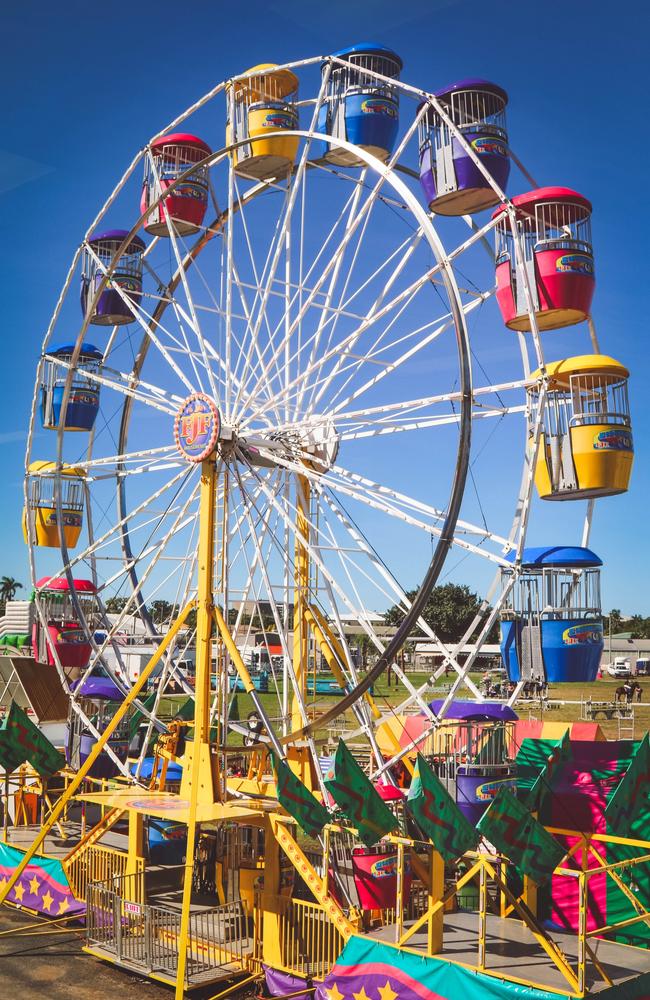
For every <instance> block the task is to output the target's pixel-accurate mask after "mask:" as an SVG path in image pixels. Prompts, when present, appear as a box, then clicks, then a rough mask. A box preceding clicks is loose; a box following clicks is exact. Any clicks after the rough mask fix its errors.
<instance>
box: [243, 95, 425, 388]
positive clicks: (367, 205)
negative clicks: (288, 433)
mask: <svg viewBox="0 0 650 1000" xmlns="http://www.w3.org/2000/svg"><path fill="white" fill-rule="evenodd" d="M424 110H425V109H424V108H423V109H422V110H421V111H420V112H418V114H417V115H416V117H415V119H414V122H413V123H411V125H410V126H409V128H408V129H407V131H406V133H405V135H404V136H403V137H402V140H401V142H400V143H399V144H398V146H397V148H396V150H395V151H394V152H393V154H392V155H391V157H390V159H389V162H388V165H387V167H386V168H385V169H384V170H382V171H381V173H380V176H379V178H378V179H377V181H376V182H375V184H374V186H373V187H372V189H371V191H370V193H369V195H368V196H367V198H366V199H365V201H364V203H363V205H361V207H360V208H359V210H358V212H357V213H356V217H355V219H354V221H353V222H352V223H351V224H350V225H349V226H348V227H347V229H346V231H345V233H344V235H343V238H342V240H341V243H340V244H339V246H338V247H337V249H336V251H335V253H334V255H333V257H331V258H330V260H329V261H328V263H327V264H326V265H325V267H324V268H323V269H322V270H321V272H320V274H319V275H318V277H317V278H316V281H315V283H314V284H312V290H311V291H310V293H309V294H308V295H307V297H306V299H305V300H304V302H303V303H302V305H301V306H300V309H299V310H298V312H297V314H296V316H295V317H294V318H293V319H292V321H291V323H290V324H289V327H288V329H287V331H286V336H287V337H289V336H291V335H292V334H293V332H294V331H295V329H296V327H297V326H298V324H299V323H301V322H302V320H303V318H304V315H305V313H306V311H307V310H308V308H309V307H310V306H311V304H312V302H313V300H314V297H315V295H316V294H317V293H318V292H321V290H322V287H323V285H324V283H325V281H326V279H327V278H328V276H329V275H330V274H331V272H332V270H333V269H334V268H335V267H336V264H337V261H338V259H339V257H340V256H341V255H342V254H344V253H345V251H346V249H347V247H348V245H349V243H350V241H351V240H352V238H353V236H354V235H355V233H356V231H357V229H358V228H359V226H360V225H361V224H362V222H363V221H364V219H365V217H366V215H368V213H369V212H370V210H371V209H372V207H373V205H374V204H375V201H376V198H377V195H378V194H379V192H380V190H381V188H382V186H383V184H384V182H385V179H386V176H387V175H388V171H389V170H390V168H391V167H392V166H393V165H394V164H395V163H397V162H398V160H399V156H400V155H401V153H402V152H403V149H404V148H405V146H406V145H407V143H408V141H409V140H410V138H411V136H412V135H413V132H414V130H415V129H417V126H418V124H419V121H420V119H421V117H422V115H423V114H424ZM312 128H313V125H312ZM309 141H311V139H310V140H309ZM305 148H308V147H305ZM303 166H304V160H303V159H301V163H300V167H299V169H298V173H297V180H296V186H295V187H292V196H293V194H294V192H295V191H296V190H297V187H298V186H299V185H300V179H301V177H302V172H301V169H300V168H301V167H303ZM292 196H290V199H289V201H290V203H291V209H292V208H293V201H292V200H291V199H292ZM294 200H295V199H294ZM286 214H287V217H290V211H289V210H288V211H287V213H286ZM310 275H311V271H310V272H309V273H308V274H307V276H306V280H308V281H309V280H310ZM272 277H275V269H274V270H273V272H272ZM264 306H266V301H264ZM282 346H283V345H282V344H281V345H279V347H278V348H276V351H275V352H274V355H273V358H272V361H274V360H275V359H276V358H277V356H278V353H279V350H280V348H282ZM260 381H261V379H260V380H258V382H257V383H256V385H255V387H254V388H253V390H252V393H251V395H252V396H256V395H257V393H258V392H259V387H260Z"/></svg>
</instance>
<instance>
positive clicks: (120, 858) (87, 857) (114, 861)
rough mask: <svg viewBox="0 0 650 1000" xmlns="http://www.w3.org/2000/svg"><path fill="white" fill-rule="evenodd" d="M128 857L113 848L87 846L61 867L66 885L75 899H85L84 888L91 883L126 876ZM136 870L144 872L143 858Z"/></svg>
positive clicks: (138, 860) (139, 859)
mask: <svg viewBox="0 0 650 1000" xmlns="http://www.w3.org/2000/svg"><path fill="white" fill-rule="evenodd" d="M127 862H128V855H127V854H126V853H125V852H124V851H118V850H116V849H115V848H114V847H104V845H102V844H92V845H89V846H88V848H87V849H86V850H85V851H82V852H81V853H80V854H78V855H75V856H73V857H71V858H70V860H69V861H68V860H64V862H63V867H64V870H65V873H66V876H67V879H68V884H69V886H70V888H71V889H72V893H73V895H74V896H75V897H76V898H77V899H85V897H86V888H87V886H88V885H89V884H90V883H91V882H108V881H109V880H110V879H116V878H118V879H119V878H122V877H123V876H124V875H125V874H126V868H127ZM137 870H138V871H141V870H144V858H138V859H137Z"/></svg>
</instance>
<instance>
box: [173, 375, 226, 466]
mask: <svg viewBox="0 0 650 1000" xmlns="http://www.w3.org/2000/svg"><path fill="white" fill-rule="evenodd" d="M220 429H221V417H220V415H219V410H218V409H217V406H216V404H215V402H214V400H212V399H210V397H209V396H206V395H204V394H203V393H202V392H195V393H193V394H192V395H191V396H188V397H187V399H186V400H185V401H184V402H183V404H182V405H181V408H180V409H179V411H178V413H177V414H176V417H175V419H174V440H175V442H176V447H177V448H178V450H179V451H180V453H181V455H182V456H183V458H185V459H186V460H187V461H188V462H203V461H204V459H206V458H208V456H209V455H211V454H212V452H213V451H214V449H215V447H216V444H217V440H218V438H219V431H220Z"/></svg>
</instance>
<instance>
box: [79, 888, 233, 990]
mask: <svg viewBox="0 0 650 1000" xmlns="http://www.w3.org/2000/svg"><path fill="white" fill-rule="evenodd" d="M248 935H249V919H248V916H247V914H246V911H245V907H244V904H243V902H242V901H241V900H236V901H234V902H231V903H226V904H224V905H222V906H216V907H212V908H210V909H209V910H207V909H201V910H196V911H193V912H192V911H191V912H190V916H189V928H188V936H187V946H186V947H187V951H186V967H185V984H186V986H187V987H191V986H197V985H200V984H202V983H206V984H207V983H210V982H214V981H215V980H217V979H220V978H223V977H225V976H227V975H231V974H232V975H236V974H237V973H238V972H241V971H243V970H244V969H245V968H246V966H247V960H248V959H249V957H250V954H251V950H252V941H251V939H250V938H249V936H248ZM180 941H181V910H180V908H179V909H172V908H170V907H166V906H157V905H154V904H152V903H148V902H145V901H144V878H143V877H142V876H141V875H138V876H131V875H127V876H125V877H124V878H122V879H114V880H112V881H110V882H107V883H103V884H102V883H91V884H89V885H88V888H87V892H86V942H87V946H88V947H89V948H90V949H93V950H98V949H99V951H100V952H101V953H102V954H105V955H107V956H110V957H111V958H113V959H114V961H115V962H117V963H118V964H121V965H126V966H128V967H129V968H133V969H136V970H137V971H139V972H141V973H142V974H143V975H152V974H155V975H157V976H160V977H162V978H168V979H169V980H175V978H176V974H177V970H178V964H179V954H180V951H179V949H180Z"/></svg>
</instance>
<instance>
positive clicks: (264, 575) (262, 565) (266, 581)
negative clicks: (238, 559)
mask: <svg viewBox="0 0 650 1000" xmlns="http://www.w3.org/2000/svg"><path fill="white" fill-rule="evenodd" d="M235 475H236V476H237V478H238V481H239V487H240V490H241V492H242V496H243V498H244V511H245V513H246V519H247V521H248V526H249V534H250V537H251V539H252V541H253V544H254V551H255V559H256V561H257V567H258V569H259V574H260V583H262V582H263V585H264V589H265V591H266V595H267V599H268V603H269V606H270V608H271V614H272V616H273V622H274V625H275V629H276V632H277V634H278V636H279V638H280V644H281V646H282V653H283V655H284V658H285V663H287V664H290V663H291V654H290V651H289V644H288V640H287V636H286V634H285V629H284V628H283V624H282V620H281V616H280V612H279V609H278V606H277V603H276V600H275V594H274V589H273V587H272V585H271V581H270V578H269V575H268V570H267V560H265V559H264V554H263V551H262V546H261V544H260V541H259V539H258V538H257V534H256V532H255V530H254V526H253V519H252V516H251V512H250V506H251V500H250V498H249V496H248V494H247V491H246V490H245V488H244V486H243V482H242V480H241V477H240V476H239V470H238V469H235ZM247 562H248V559H247ZM248 565H249V579H251V580H252V572H251V567H250V563H248ZM259 599H260V595H259V588H258V593H257V598H256V601H257V607H258V613H259V615H260V620H261V618H262V615H261V609H260V604H259ZM288 674H289V679H290V681H291V684H292V687H293V692H294V696H295V697H296V698H297V700H298V703H299V705H300V710H301V714H302V717H303V724H306V722H307V718H308V716H307V710H306V707H305V704H304V700H303V698H302V692H301V691H300V688H299V685H298V682H297V680H296V676H295V672H294V670H293V669H292V668H291V669H289V671H288ZM276 735H277V734H276Z"/></svg>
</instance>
